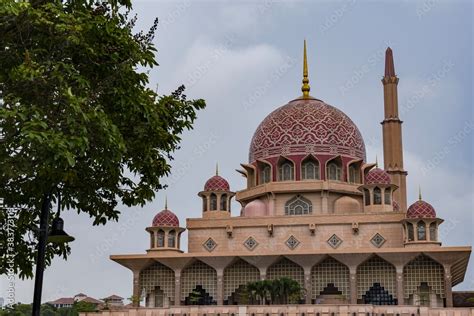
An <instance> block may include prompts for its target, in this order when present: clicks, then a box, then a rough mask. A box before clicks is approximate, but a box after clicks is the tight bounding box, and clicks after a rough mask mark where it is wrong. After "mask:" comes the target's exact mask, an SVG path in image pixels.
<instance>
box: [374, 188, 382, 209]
mask: <svg viewBox="0 0 474 316" xmlns="http://www.w3.org/2000/svg"><path fill="white" fill-rule="evenodd" d="M374 204H375V205H381V204H382V190H381V189H380V188H379V187H375V188H374Z"/></svg>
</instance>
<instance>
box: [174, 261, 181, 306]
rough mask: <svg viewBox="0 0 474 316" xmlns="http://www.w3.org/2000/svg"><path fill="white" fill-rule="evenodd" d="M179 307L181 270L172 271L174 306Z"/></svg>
mask: <svg viewBox="0 0 474 316" xmlns="http://www.w3.org/2000/svg"><path fill="white" fill-rule="evenodd" d="M180 305H181V270H174V306H180Z"/></svg>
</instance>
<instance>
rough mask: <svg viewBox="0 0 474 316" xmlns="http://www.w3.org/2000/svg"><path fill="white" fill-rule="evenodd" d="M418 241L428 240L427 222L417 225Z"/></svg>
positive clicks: (420, 222)
mask: <svg viewBox="0 0 474 316" xmlns="http://www.w3.org/2000/svg"><path fill="white" fill-rule="evenodd" d="M417 232H418V240H426V225H425V222H423V221H419V222H418V224H417Z"/></svg>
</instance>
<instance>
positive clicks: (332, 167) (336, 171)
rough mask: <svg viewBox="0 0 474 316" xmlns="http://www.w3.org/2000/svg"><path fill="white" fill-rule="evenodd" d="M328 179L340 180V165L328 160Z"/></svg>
mask: <svg viewBox="0 0 474 316" xmlns="http://www.w3.org/2000/svg"><path fill="white" fill-rule="evenodd" d="M326 173H327V176H326V178H327V179H328V180H337V181H340V180H341V166H340V165H338V164H337V163H336V162H330V163H329V164H328V167H327V170H326Z"/></svg>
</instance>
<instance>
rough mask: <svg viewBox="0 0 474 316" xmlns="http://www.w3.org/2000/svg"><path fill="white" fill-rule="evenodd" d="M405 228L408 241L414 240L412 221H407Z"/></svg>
mask: <svg viewBox="0 0 474 316" xmlns="http://www.w3.org/2000/svg"><path fill="white" fill-rule="evenodd" d="M407 230H408V241H414V240H415V232H414V230H413V224H412V223H407Z"/></svg>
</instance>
